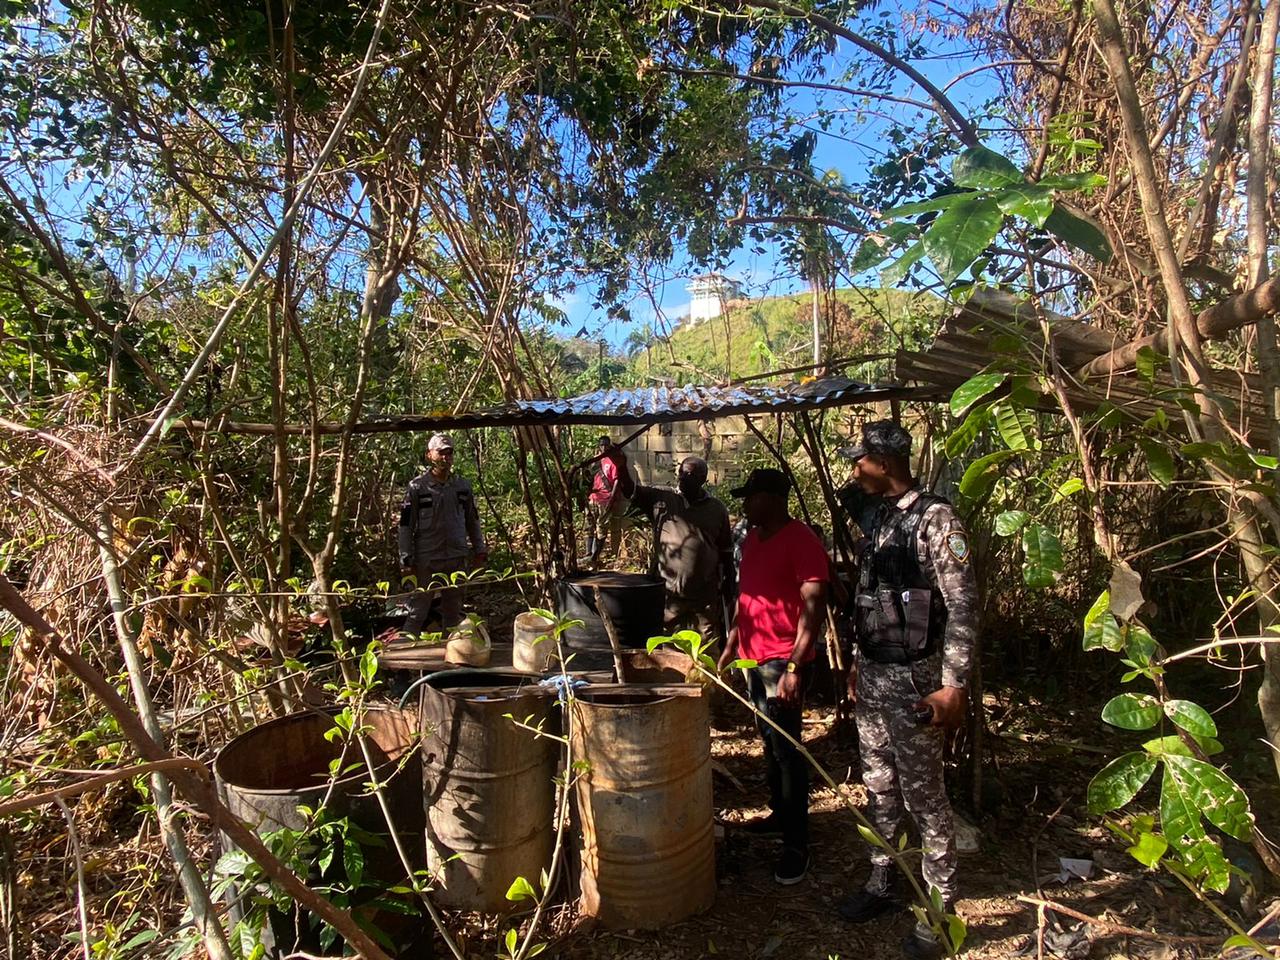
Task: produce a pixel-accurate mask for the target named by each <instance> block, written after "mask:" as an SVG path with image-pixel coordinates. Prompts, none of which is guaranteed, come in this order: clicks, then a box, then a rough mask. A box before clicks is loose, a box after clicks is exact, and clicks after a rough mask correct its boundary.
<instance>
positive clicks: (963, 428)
mask: <svg viewBox="0 0 1280 960" xmlns="http://www.w3.org/2000/svg"><path fill="white" fill-rule="evenodd" d="M990 419H991V408H990V407H989V406H987V405H986V404H979V405H978V406H976V407H974V408H973V409H972V410H970V411H969V415H968V416H967V417H965V418H964V422H963V423H962V424H960V426H958V427H956V428H955V430H953V431H951V434H950V435H949V436H948V437H947V439H946V440H945V441H943V444H942V449H943V452H944V453H946V455H947V458H948V459H950V460H954V459H955V458H956V457H958V456H960V454H962V453H964V452H965V451H966V450H968V449H969V447H970V446H971V445H972V444H973V441H974V440H976V439H977V438H978V434H979V433H981V432H982V428H983V427H985V426H986V425H987V421H988V420H990Z"/></svg>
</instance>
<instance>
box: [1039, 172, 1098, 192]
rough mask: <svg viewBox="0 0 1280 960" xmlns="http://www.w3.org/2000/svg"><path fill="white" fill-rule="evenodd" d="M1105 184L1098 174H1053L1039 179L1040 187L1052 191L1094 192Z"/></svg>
mask: <svg viewBox="0 0 1280 960" xmlns="http://www.w3.org/2000/svg"><path fill="white" fill-rule="evenodd" d="M1106 183H1107V178H1106V177H1104V176H1103V175H1102V174H1100V173H1055V174H1051V175H1049V176H1047V177H1041V178H1040V186H1042V187H1048V188H1050V189H1052V190H1096V189H1097V188H1098V187H1102V186H1106Z"/></svg>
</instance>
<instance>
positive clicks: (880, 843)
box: [858, 823, 888, 849]
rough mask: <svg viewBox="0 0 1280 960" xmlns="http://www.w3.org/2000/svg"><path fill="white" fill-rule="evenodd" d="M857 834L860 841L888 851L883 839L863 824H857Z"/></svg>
mask: <svg viewBox="0 0 1280 960" xmlns="http://www.w3.org/2000/svg"><path fill="white" fill-rule="evenodd" d="M858 832H859V833H860V834H862V839H863V840H865V841H867V843H869V844H870V845H871V846H873V847H877V848H880V849H888V847H887V845H886V844H885V841H884V838H883V837H881V836H880V835H879V834H877V833H876V832H875V831H874V830H872V829H871V828H870V827H868V826H866V825H865V824H861V823H860V824H858Z"/></svg>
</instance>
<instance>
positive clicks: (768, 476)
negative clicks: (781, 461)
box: [729, 467, 791, 497]
mask: <svg viewBox="0 0 1280 960" xmlns="http://www.w3.org/2000/svg"><path fill="white" fill-rule="evenodd" d="M729 493H730V494H731V495H733V496H735V497H749V496H751V495H752V494H753V493H773V494H777V495H778V496H779V497H787V496H790V495H791V481H790V480H788V479H787V475H786V474H785V473H783V472H782V471H781V470H775V469H773V468H772V467H759V468H757V469H755V470H752V471H751V475H750V476H748V477H747V482H746V483H744V484H743V485H742V486H740V487H736V488H735V489H733V490H730V491H729Z"/></svg>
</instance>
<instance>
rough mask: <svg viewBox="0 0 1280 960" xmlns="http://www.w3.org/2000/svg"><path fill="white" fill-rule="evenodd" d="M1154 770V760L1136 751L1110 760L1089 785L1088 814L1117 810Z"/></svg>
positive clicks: (1134, 795) (1140, 787)
mask: <svg viewBox="0 0 1280 960" xmlns="http://www.w3.org/2000/svg"><path fill="white" fill-rule="evenodd" d="M1155 769H1156V760H1155V758H1154V757H1149V756H1147V755H1146V754H1145V753H1139V752H1137V751H1136V750H1135V751H1134V752H1133V753H1126V754H1125V755H1124V756H1122V757H1117V758H1116V759H1114V760H1112V761H1111V762H1110V763H1108V764H1107V765H1106V766H1105V767H1103V768H1102V769H1101V770H1099V771H1098V773H1097V774H1096V775H1095V776H1094V778H1093V779H1092V780H1090V781H1089V789H1088V791H1087V793H1086V795H1087V798H1088V803H1089V812H1090V813H1106V812H1107V811H1108V810H1118V809H1120V808H1121V807H1123V806H1124V805H1125V804H1126V803H1128V802H1129V801H1130V800H1132V799H1133V798H1134V797H1136V796H1137V795H1138V791H1139V790H1141V789H1142V785H1143V784H1145V783H1146V782H1147V780H1149V779H1150V778H1151V774H1152V773H1154V772H1155Z"/></svg>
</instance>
